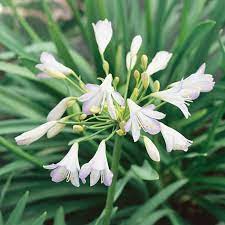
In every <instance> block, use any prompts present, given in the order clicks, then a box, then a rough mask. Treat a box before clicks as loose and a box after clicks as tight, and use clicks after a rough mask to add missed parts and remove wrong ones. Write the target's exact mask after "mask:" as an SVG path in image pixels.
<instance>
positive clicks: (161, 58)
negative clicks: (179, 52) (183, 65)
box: [146, 51, 172, 75]
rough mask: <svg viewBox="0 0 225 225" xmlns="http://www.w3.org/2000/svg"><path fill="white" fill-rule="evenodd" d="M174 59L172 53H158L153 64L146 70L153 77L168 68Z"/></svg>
mask: <svg viewBox="0 0 225 225" xmlns="http://www.w3.org/2000/svg"><path fill="white" fill-rule="evenodd" d="M171 57H172V53H169V52H167V51H160V52H157V53H156V55H155V57H154V58H153V59H152V61H151V63H150V64H149V65H148V68H147V70H146V72H147V74H148V75H152V74H154V73H156V72H158V71H160V70H164V69H165V68H166V67H167V64H168V62H169V61H170V59H171Z"/></svg>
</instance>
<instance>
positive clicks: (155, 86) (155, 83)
mask: <svg viewBox="0 0 225 225" xmlns="http://www.w3.org/2000/svg"><path fill="white" fill-rule="evenodd" d="M153 86H154V91H155V92H157V91H159V90H160V83H159V81H158V80H156V81H155V82H154V84H153Z"/></svg>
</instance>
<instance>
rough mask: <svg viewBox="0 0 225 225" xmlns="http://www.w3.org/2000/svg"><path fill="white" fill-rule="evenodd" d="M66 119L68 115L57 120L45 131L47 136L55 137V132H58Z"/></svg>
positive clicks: (62, 127)
mask: <svg viewBox="0 0 225 225" xmlns="http://www.w3.org/2000/svg"><path fill="white" fill-rule="evenodd" d="M67 120H68V116H66V117H64V118H62V119H61V120H59V122H58V123H56V124H55V125H54V126H53V127H51V128H50V129H49V130H48V132H47V138H52V137H55V136H56V135H57V134H59V133H60V132H61V131H62V130H63V129H64V127H65V126H66V124H65V123H64V122H66V121H67Z"/></svg>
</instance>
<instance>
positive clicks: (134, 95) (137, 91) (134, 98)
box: [131, 88, 139, 100]
mask: <svg viewBox="0 0 225 225" xmlns="http://www.w3.org/2000/svg"><path fill="white" fill-rule="evenodd" d="M138 95H139V89H138V88H134V90H133V93H132V95H131V99H132V100H136V99H137V97H138Z"/></svg>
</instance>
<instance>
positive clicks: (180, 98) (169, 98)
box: [151, 82, 191, 118]
mask: <svg viewBox="0 0 225 225" xmlns="http://www.w3.org/2000/svg"><path fill="white" fill-rule="evenodd" d="M151 96H152V97H155V98H159V99H161V100H163V101H165V102H169V103H170V104H172V105H175V106H176V107H178V108H179V109H180V110H181V111H182V113H183V114H184V116H185V118H188V117H189V116H190V115H191V114H190V113H189V111H188V107H187V106H189V103H188V102H191V99H190V98H189V97H185V96H184V95H183V83H182V82H181V83H180V85H179V86H176V87H172V88H170V89H168V90H165V91H159V92H154V93H152V94H151Z"/></svg>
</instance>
